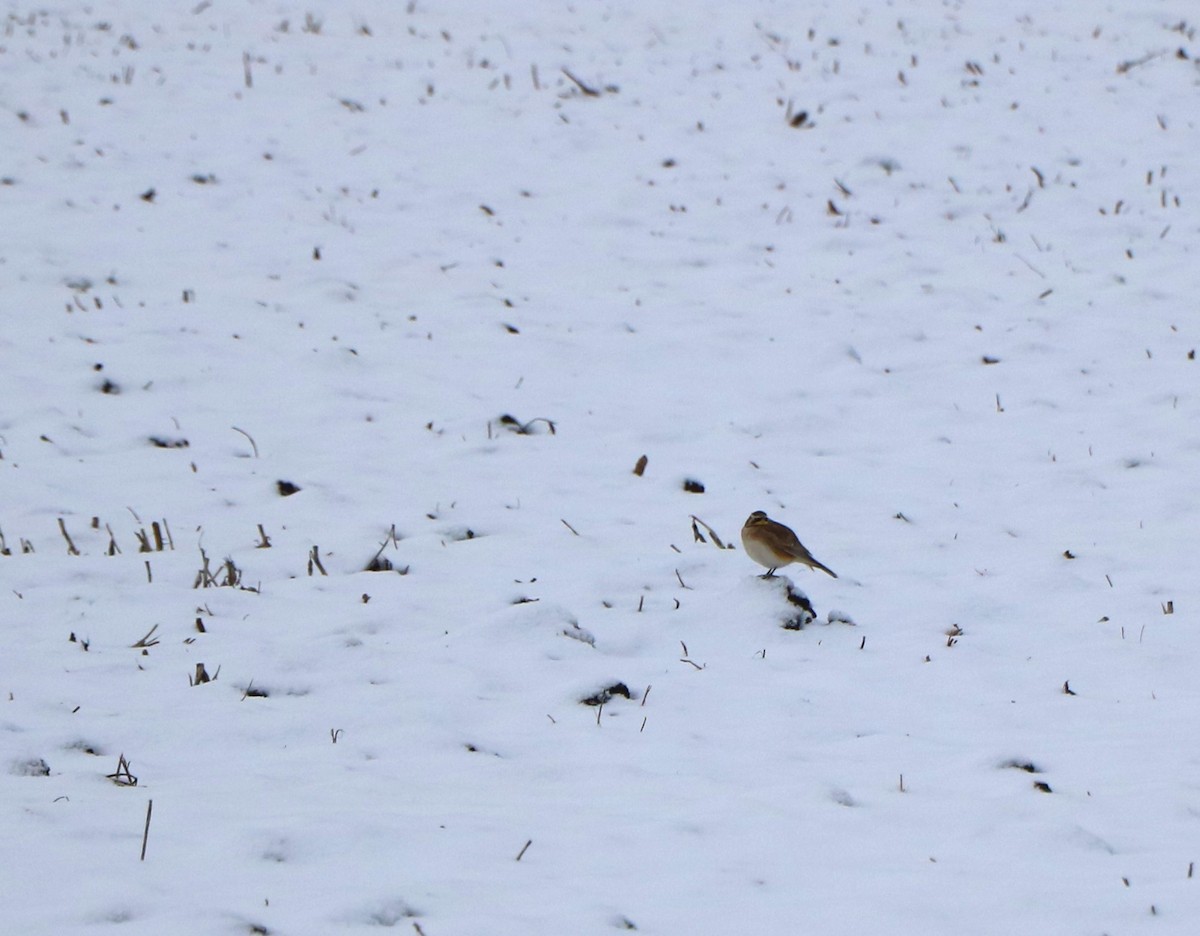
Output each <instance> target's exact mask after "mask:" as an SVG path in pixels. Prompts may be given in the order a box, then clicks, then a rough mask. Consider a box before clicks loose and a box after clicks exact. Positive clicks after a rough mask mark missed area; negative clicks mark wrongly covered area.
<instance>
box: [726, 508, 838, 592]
mask: <svg viewBox="0 0 1200 936" xmlns="http://www.w3.org/2000/svg"><path fill="white" fill-rule="evenodd" d="M742 545H743V546H745V547H746V555H747V556H749V557H750V558H751V559H753V560H754V561H755V562H757V563H758V564H759V565H761V566H766V567H767V573H766V575H763V576H761V577H762V578H771V577H772V576H774V575H775V570H776V569H778V568H780V567H781V566H785V565H789V564H791V563H793V562H800V563H803V564H804V565H806V566H808V567H809V568H810V569H820V570H821V571H822V572H825V573H828V574H829V575H832V576H833V577H834V578H837V573H836V572H834V571H833V569H831V568H829V567H828V566H826V565H822V564H821V563H820V562H817V560H816V559H814V558H813V555H812V553H810V552H809V551H808V550H807V549H805V548H804V544H803V543H801V542H800V540H799V539H797V538H796V534H795V533H794V532H792V530H791V528H790V527H786V526H784V525H783V524H782V523H777V522H776V521H774V520H772V519H771V518H770V517H768V516H767V514H766V512H765V511H762V510H756V511H754V513H752V514H750V516H749V518H747V520H746V525H745V526H743V527H742Z"/></svg>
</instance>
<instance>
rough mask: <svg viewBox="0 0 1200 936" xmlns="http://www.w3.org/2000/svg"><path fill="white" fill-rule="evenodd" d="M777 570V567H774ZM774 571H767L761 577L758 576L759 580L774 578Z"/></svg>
mask: <svg viewBox="0 0 1200 936" xmlns="http://www.w3.org/2000/svg"><path fill="white" fill-rule="evenodd" d="M778 568H779V566H775V569H778ZM775 569H767V571H766V573H765V574H763V575H760V576H759V578H764V579H769V578H775Z"/></svg>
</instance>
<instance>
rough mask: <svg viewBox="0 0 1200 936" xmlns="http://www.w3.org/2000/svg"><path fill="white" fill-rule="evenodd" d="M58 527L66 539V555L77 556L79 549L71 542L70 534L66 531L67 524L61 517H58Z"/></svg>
mask: <svg viewBox="0 0 1200 936" xmlns="http://www.w3.org/2000/svg"><path fill="white" fill-rule="evenodd" d="M58 528H59V529H60V530H61V531H62V535H63V539H65V540H66V541H67V555H68V556H78V555H79V550H78V549H76V548H75V544H74V543H73V542H71V534H70V533H68V532H67V525H66V523H64V522H63V518H62V517H59V518H58Z"/></svg>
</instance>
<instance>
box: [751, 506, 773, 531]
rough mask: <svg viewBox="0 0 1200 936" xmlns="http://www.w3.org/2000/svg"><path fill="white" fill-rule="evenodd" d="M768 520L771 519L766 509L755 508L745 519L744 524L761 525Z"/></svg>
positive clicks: (768, 521)
mask: <svg viewBox="0 0 1200 936" xmlns="http://www.w3.org/2000/svg"><path fill="white" fill-rule="evenodd" d="M770 522H771V521H770V519H768V517H767V514H766V511H763V510H756V511H754V513H752V514H750V516H749V517H748V518H747V519H746V526H748V527H751V526H763V525H765V524H768V523H770Z"/></svg>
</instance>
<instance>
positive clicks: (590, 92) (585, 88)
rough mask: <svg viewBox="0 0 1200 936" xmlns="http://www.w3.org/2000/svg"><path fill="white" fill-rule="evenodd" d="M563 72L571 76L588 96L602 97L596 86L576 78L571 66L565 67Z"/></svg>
mask: <svg viewBox="0 0 1200 936" xmlns="http://www.w3.org/2000/svg"><path fill="white" fill-rule="evenodd" d="M562 73H563V74H564V75H566V76H567V77H568V78H570V79H571V81H573V82H574V83H575V86H576V87H577V88H579V90H580V91H582V92H583V93H584V94H585V95H587V96H588V97H600V92H599V91H597V90H596V89H595V88H592V87H589V86H588V85H585V84H584V83H583V82H582V81H580V80H579V79H578V78H576V77H575V76H574V75H572V74H571V70H570V69H569V68H565V67H564V68H563V70H562Z"/></svg>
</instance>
